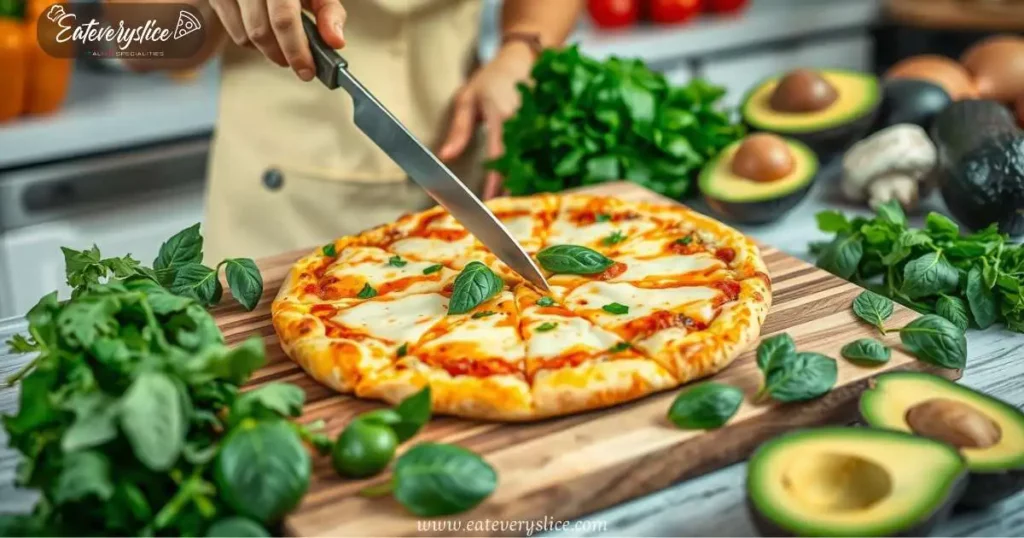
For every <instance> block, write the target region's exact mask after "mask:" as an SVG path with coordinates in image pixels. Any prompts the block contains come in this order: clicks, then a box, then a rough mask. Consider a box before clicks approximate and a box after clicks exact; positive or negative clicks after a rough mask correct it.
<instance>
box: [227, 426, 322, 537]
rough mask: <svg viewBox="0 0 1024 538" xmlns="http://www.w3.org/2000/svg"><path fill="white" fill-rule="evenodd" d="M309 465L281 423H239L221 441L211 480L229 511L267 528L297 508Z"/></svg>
mask: <svg viewBox="0 0 1024 538" xmlns="http://www.w3.org/2000/svg"><path fill="white" fill-rule="evenodd" d="M310 466H311V462H310V458H309V453H308V452H307V451H306V449H305V448H304V447H303V446H302V442H301V441H300V439H299V436H298V434H297V433H295V431H294V430H293V429H292V428H291V427H289V425H288V423H287V422H285V421H284V420H276V421H269V422H243V423H242V424H241V425H240V426H239V427H238V428H237V429H235V430H233V431H232V432H231V433H230V434H228V436H227V438H226V439H225V440H224V446H223V447H221V450H220V453H219V454H218V455H217V459H216V460H215V462H214V477H215V479H216V481H217V487H218V488H220V490H221V491H222V492H223V499H224V501H225V502H226V503H227V504H228V505H229V506H230V507H231V508H233V509H234V510H235V511H237V512H238V513H239V514H241V515H243V516H245V517H248V518H251V519H253V520H255V521H259V522H260V523H264V524H270V523H275V522H277V521H279V520H280V519H281V518H282V517H283V516H284V515H285V514H286V513H288V512H289V511H291V509H293V508H295V507H296V506H297V505H298V504H299V500H300V499H302V495H303V494H305V493H306V490H307V489H308V488H309V474H310Z"/></svg>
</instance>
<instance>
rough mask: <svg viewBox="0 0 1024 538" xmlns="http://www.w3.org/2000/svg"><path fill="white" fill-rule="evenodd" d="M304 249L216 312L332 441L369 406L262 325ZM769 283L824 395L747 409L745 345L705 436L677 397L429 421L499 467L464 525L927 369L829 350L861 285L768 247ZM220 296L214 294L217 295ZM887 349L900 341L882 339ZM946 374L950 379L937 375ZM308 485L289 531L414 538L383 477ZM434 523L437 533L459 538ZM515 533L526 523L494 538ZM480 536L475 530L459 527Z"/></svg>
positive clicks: (722, 451) (624, 193)
mask: <svg viewBox="0 0 1024 538" xmlns="http://www.w3.org/2000/svg"><path fill="white" fill-rule="evenodd" d="M584 191H585V192H589V193H594V194H606V195H613V196H618V197H620V198H623V199H630V200H648V201H662V202H665V203H673V202H671V201H669V200H667V199H664V198H661V197H659V196H658V195H656V194H654V193H652V192H650V191H647V190H645V189H642V188H640V187H637V186H636V185H633V184H631V183H615V184H607V185H603V186H601V187H598V188H589V189H584ZM310 250H312V248H310V249H303V250H302V251H297V252H292V253H288V254H282V255H280V256H276V257H272V258H267V259H264V260H261V261H260V262H259V266H260V269H261V271H262V272H263V278H264V283H265V289H264V293H263V298H262V299H261V302H260V304H259V306H258V307H257V308H256V310H254V311H253V312H245V311H244V310H242V309H241V307H240V306H238V305H237V304H235V303H233V302H226V303H225V304H224V305H222V306H220V307H218V308H217V309H216V310H215V311H214V314H215V316H216V318H217V320H218V323H219V325H220V326H221V328H222V330H223V331H224V333H225V335H227V338H228V341H229V342H231V343H235V342H238V341H241V340H243V339H245V338H247V337H249V336H252V335H258V336H261V337H263V338H264V341H265V342H266V344H267V354H268V365H267V366H265V367H264V368H262V369H261V370H259V371H258V372H257V373H256V375H255V376H254V378H253V381H252V385H254V386H256V385H261V384H264V383H268V382H271V381H287V382H290V383H295V384H297V385H299V386H301V387H302V388H303V389H305V391H306V394H307V401H306V407H305V412H304V415H303V416H302V419H301V420H302V421H303V422H308V421H313V420H318V419H323V420H324V421H326V423H327V428H328V430H329V431H330V433H331V434H332V435H336V434H337V433H338V432H340V431H341V430H342V428H343V427H344V426H345V425H346V424H347V423H348V422H349V421H350V420H351V419H352V418H353V417H354V416H355V415H357V414H359V413H361V412H364V411H366V410H369V409H373V408H376V407H379V404H377V403H375V402H367V401H360V400H356V399H354V398H351V397H348V396H342V395H338V394H335V393H333V392H332V391H331V390H329V389H327V388H325V387H323V386H321V385H319V384H317V383H316V382H315V381H313V380H312V379H311V378H310V377H308V376H307V375H306V374H305V373H304V372H303V371H302V370H301V369H299V367H298V366H296V365H295V364H293V363H292V362H291V361H289V360H288V358H287V357H286V356H285V355H284V353H283V352H282V351H281V348H280V346H279V344H278V339H277V336H276V335H275V334H274V329H273V327H272V326H271V323H270V303H271V301H272V300H273V298H274V296H275V294H276V293H277V289H278V287H279V286H280V284H281V281H282V279H283V278H284V276H285V274H286V273H287V272H288V269H289V268H290V266H291V264H292V263H293V262H294V261H295V260H297V259H298V258H299V257H300V256H303V255H305V254H306V253H308V252H309V251H310ZM762 255H763V256H764V257H765V260H766V261H767V263H768V269H769V272H770V273H771V277H772V290H773V295H774V299H773V303H772V308H771V310H770V312H769V314H768V319H767V320H766V322H765V325H764V327H763V329H762V331H761V333H762V336H771V335H774V334H777V333H781V332H788V333H789V334H790V335H791V336H792V337H793V338H794V339H795V340H796V342H797V347H798V349H800V350H801V351H817V352H819V353H824V354H826V355H829V356H831V357H834V358H836V359H837V361H838V364H839V380H838V383H837V385H836V387H835V388H834V389H833V390H832V392H830V393H829V394H828V395H826V396H825V397H823V398H821V399H819V400H816V401H814V402H810V403H804V404H789V405H778V404H767V405H753V404H751V403H750V402H749V398H750V397H752V396H753V394H754V393H755V392H756V391H757V390H758V387H759V384H760V382H761V374H760V372H759V371H758V369H757V366H756V364H755V360H754V349H753V348H752V349H750V350H749V351H747V352H745V353H744V354H743V355H741V356H740V357H739V358H738V359H737V360H736V361H735V362H734V363H733V364H732V365H731V366H730V367H729V368H727V369H726V370H724V371H722V372H720V373H719V374H717V375H716V376H715V380H716V381H721V382H724V383H729V384H732V385H735V386H737V387H740V388H741V389H743V391H744V392H745V393H746V394H747V397H748V401H747V402H745V403H744V404H743V406H742V407H741V408H740V410H739V412H738V413H737V414H736V416H735V417H733V419H732V420H731V421H730V422H729V424H728V425H727V426H725V427H724V428H721V429H719V430H715V431H709V432H700V431H697V432H694V431H681V430H679V429H676V428H675V427H673V426H672V425H671V423H669V422H668V421H667V420H666V418H665V415H666V412H667V411H668V408H669V404H670V403H671V401H672V399H673V398H674V397H675V395H676V394H677V393H678V392H679V391H678V390H674V391H670V392H666V393H662V394H659V395H654V396H651V397H648V398H645V399H643V400H640V401H637V402H634V403H631V404H626V405H622V406H618V407H614V408H611V409H606V410H602V411H594V412H590V413H585V414H580V415H575V416H571V417H566V418H560V419H551V420H545V421H542V422H537V423H532V424H523V425H510V424H498V423H486V422H479V421H471V420H463V419H456V418H449V417H440V418H436V419H434V420H432V421H431V422H430V424H429V425H428V426H427V427H426V428H425V429H424V430H423V431H422V432H421V433H420V434H419V435H418V436H417V438H416V439H414V441H413V442H415V441H425V440H430V441H442V442H448V443H457V444H460V445H462V446H465V447H467V448H469V449H471V450H474V451H476V452H477V453H479V454H481V455H482V456H483V457H484V458H486V460H487V461H488V462H490V464H491V465H492V466H494V468H495V469H496V470H497V472H498V477H499V478H498V480H499V485H498V488H497V490H496V491H495V492H494V494H493V495H491V497H490V498H488V499H487V500H486V501H485V502H484V503H483V504H481V505H480V506H478V507H476V508H475V509H473V510H472V511H470V512H467V513H464V514H461V515H460V516H458V518H460V519H464V520H484V519H487V518H490V519H492V520H496V519H501V520H525V519H529V520H543V519H544V518H545V517H547V518H549V520H565V519H570V518H576V517H579V516H583V515H586V514H588V513H591V512H594V511H596V510H599V509H602V508H607V507H609V506H612V505H614V504H617V503H620V502H623V501H626V500H628V499H632V498H634V497H638V496H641V495H644V494H647V493H650V492H652V491H655V490H658V489H661V488H664V487H666V486H669V485H670V484H672V483H675V482H677V481H679V480H681V479H685V478H689V477H693V476H696V475H698V474H702V473H706V472H708V471H711V470H714V469H717V468H720V467H723V466H726V465H729V464H731V463H734V462H736V461H739V460H741V459H743V458H745V457H746V456H747V455H749V453H750V452H751V451H752V450H753V449H754V448H755V447H756V446H757V445H758V444H759V443H760V442H761V441H764V440H766V439H768V438H771V437H773V436H775V435H777V434H779V433H781V432H784V431H788V430H791V429H794V428H799V427H804V426H812V425H819V424H826V423H846V422H849V421H851V420H852V419H854V418H855V416H856V407H855V403H856V399H857V396H858V395H859V394H860V392H861V391H862V390H863V389H864V388H865V386H866V385H867V381H868V379H869V378H871V377H872V376H874V375H876V374H878V373H880V372H883V371H890V370H927V369H930V367H928V366H927V365H925V364H924V363H921V362H918V361H916V360H915V359H913V358H912V357H910V356H909V355H906V354H904V353H903V352H901V351H898V350H895V352H894V353H893V356H892V360H891V361H890V362H889V363H888V364H887V365H885V366H883V367H881V368H868V367H861V366H856V365H853V364H851V363H849V362H847V361H845V360H843V359H841V358H840V356H839V349H840V348H841V347H842V346H843V345H844V344H846V343H848V342H850V341H853V340H855V339H857V338H862V337H869V336H870V337H878V335H877V333H876V331H874V330H873V329H872V328H871V327H869V326H867V325H865V324H863V323H860V322H858V321H857V319H856V318H855V317H854V315H853V313H852V312H851V310H850V304H851V302H852V301H853V299H854V297H856V296H857V294H859V293H860V292H861V291H862V290H861V288H859V287H857V286H855V285H853V284H851V283H849V282H847V281H845V280H842V279H839V278H837V277H834V276H832V275H830V274H828V273H827V272H825V271H822V270H820V269H818V268H816V267H814V266H811V265H809V264H807V263H805V262H803V261H801V260H798V259H796V258H793V257H791V256H788V255H786V254H784V253H782V252H780V251H779V250H777V249H775V248H771V247H762ZM225 295H226V294H225ZM915 317H917V314H916V313H914V312H913V311H911V310H908V309H906V308H903V307H900V306H897V307H896V310H895V313H894V314H893V317H892V319H891V321H890V323H891V324H892V325H896V326H899V325H902V324H905V323H907V322H909V321H911V320H912V319H914V318H915ZM886 340H887V343H889V344H891V345H894V346H895V345H897V344H898V343H899V342H898V336H895V335H890V336H888V337H886ZM945 374H946V375H947V376H948V377H958V375H959V373H958V372H945ZM313 474H314V477H313V483H312V485H311V487H310V490H309V492H308V494H307V495H306V497H305V499H304V500H303V503H302V505H300V506H299V508H298V509H297V510H296V511H295V512H294V513H293V514H292V515H291V516H290V517H289V518H288V519H287V520H286V522H285V526H286V530H287V532H289V533H291V534H294V535H299V536H314V535H321V536H322V535H330V536H401V535H414V534H415V535H419V534H426V533H428V532H427V531H424V530H420V529H417V519H416V518H415V516H412V515H411V514H408V513H407V512H406V511H405V510H404V509H403V508H402V507H401V506H400V505H398V504H397V503H396V502H395V501H394V500H393V499H391V498H390V497H382V498H375V499H367V498H363V497H360V496H358V495H357V492H358V491H359V490H361V489H362V488H364V487H366V486H368V485H371V484H376V483H380V482H383V481H385V480H386V479H387V476H384V475H382V476H379V477H376V478H374V479H370V480H361V481H356V480H343V479H340V478H338V476H337V475H336V474H334V472H333V470H332V469H331V465H330V461H329V459H328V458H317V459H316V460H315V464H314V470H313ZM435 528H436V529H439V531H438V532H437V534H443V535H452V534H457V533H455V532H454V531H452V530H443V531H441V530H440V529H443V527H435ZM505 533H506V534H516V535H521V534H524V533H525V529H518V531H517V530H515V529H513V530H510V531H506V532H505ZM463 534H471V535H476V536H479V535H484V534H489V532H487V531H484V530H482V529H477V530H475V531H473V532H469V533H463Z"/></svg>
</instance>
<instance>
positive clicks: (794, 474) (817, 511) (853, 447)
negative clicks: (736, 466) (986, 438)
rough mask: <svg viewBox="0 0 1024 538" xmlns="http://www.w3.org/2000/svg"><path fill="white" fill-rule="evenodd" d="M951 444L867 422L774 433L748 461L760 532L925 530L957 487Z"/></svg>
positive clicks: (959, 472)
mask: <svg viewBox="0 0 1024 538" xmlns="http://www.w3.org/2000/svg"><path fill="white" fill-rule="evenodd" d="M964 470H965V465H964V462H963V459H962V458H961V457H960V456H959V454H957V452H956V450H955V449H953V448H952V447H949V446H947V445H944V444H942V443H939V442H936V441H932V440H930V439H926V438H923V437H916V436H912V435H908V434H903V433H899V432H891V431H885V430H871V429H867V428H821V429H816V430H803V431H798V432H795V433H792V434H788V435H785V436H782V437H778V438H776V439H774V440H772V441H769V442H768V443H766V444H764V445H762V446H761V447H760V448H759V449H758V450H757V451H756V452H755V453H754V456H753V457H752V458H751V460H750V462H749V464H748V476H747V490H748V495H749V499H748V500H749V505H750V507H751V510H752V512H753V513H754V516H755V517H754V519H755V522H757V523H758V525H759V527H760V530H761V531H762V533H764V534H765V535H768V536H771V535H777V534H792V535H800V536H891V535H897V534H907V535H922V534H927V530H928V529H930V527H931V526H933V525H934V524H935V523H937V522H938V521H940V520H941V519H943V518H944V517H945V516H946V515H947V514H948V512H949V509H950V508H951V507H952V505H953V501H954V500H955V499H956V498H957V497H958V496H959V494H960V492H961V491H962V488H963V484H964V481H963V477H964Z"/></svg>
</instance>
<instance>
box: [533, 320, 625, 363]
mask: <svg viewBox="0 0 1024 538" xmlns="http://www.w3.org/2000/svg"><path fill="white" fill-rule="evenodd" d="M542 323H554V324H556V325H555V328H554V329H551V330H550V331H543V332H541V331H537V330H536V328H537V326H539V325H541V324H542ZM526 326H527V330H529V331H530V333H529V334H530V337H529V340H527V341H526V354H527V356H529V357H530V358H541V359H546V358H554V357H559V356H561V355H564V354H565V353H566V352H567V351H569V350H570V349H572V348H579V347H586V348H589V349H592V350H594V351H604V350H607V349H609V348H611V347H613V346H615V344H618V343H620V342H622V339H620V338H619V337H618V336H615V335H614V334H612V333H610V332H608V331H605V330H603V329H599V328H597V327H595V326H594V325H593V324H592V323H590V322H589V321H587V320H586V319H583V318H565V317H561V316H533V317H531V319H530V322H529V323H528V324H527V325H526Z"/></svg>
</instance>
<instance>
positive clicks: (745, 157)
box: [731, 133, 796, 183]
mask: <svg viewBox="0 0 1024 538" xmlns="http://www.w3.org/2000/svg"><path fill="white" fill-rule="evenodd" d="M795 166H796V163H795V162H794V159H793V151H792V150H790V149H789V144H786V141H785V140H783V139H782V138H780V137H778V136H776V135H773V134H768V133H756V134H752V135H750V136H748V137H747V138H745V139H744V140H743V142H742V143H741V144H740V147H739V149H737V150H736V153H735V154H733V156H732V167H731V168H732V173H733V174H736V175H737V176H740V177H742V178H746V179H750V180H753V181H760V182H764V183H767V182H771V181H776V180H779V179H782V178H784V177H786V176H788V175H789V174H790V173H791V172H792V171H793V168H794V167H795Z"/></svg>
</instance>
